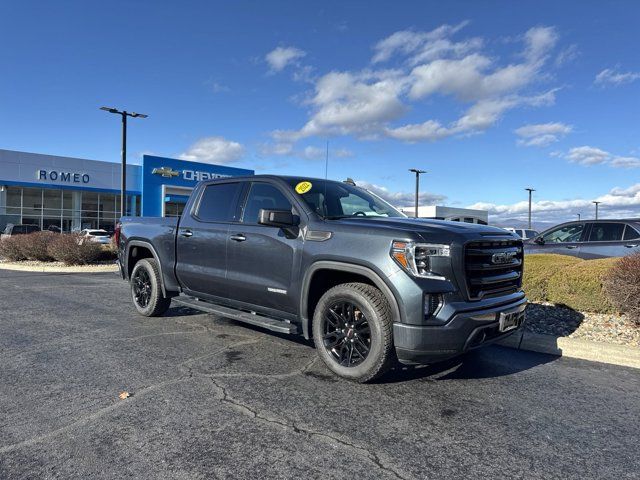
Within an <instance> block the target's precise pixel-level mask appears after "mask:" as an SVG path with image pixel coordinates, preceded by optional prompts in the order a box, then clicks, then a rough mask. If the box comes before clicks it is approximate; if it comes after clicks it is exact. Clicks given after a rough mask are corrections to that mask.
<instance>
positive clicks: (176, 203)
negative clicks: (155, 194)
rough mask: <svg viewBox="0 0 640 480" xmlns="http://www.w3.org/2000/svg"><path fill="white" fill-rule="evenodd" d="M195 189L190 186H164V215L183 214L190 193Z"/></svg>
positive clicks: (175, 215)
mask: <svg viewBox="0 0 640 480" xmlns="http://www.w3.org/2000/svg"><path fill="white" fill-rule="evenodd" d="M192 190H193V189H192V188H190V187H173V186H169V185H163V186H162V200H163V202H162V216H163V217H179V216H180V215H182V211H183V210H184V207H185V205H186V204H187V201H188V200H189V195H191V191H192Z"/></svg>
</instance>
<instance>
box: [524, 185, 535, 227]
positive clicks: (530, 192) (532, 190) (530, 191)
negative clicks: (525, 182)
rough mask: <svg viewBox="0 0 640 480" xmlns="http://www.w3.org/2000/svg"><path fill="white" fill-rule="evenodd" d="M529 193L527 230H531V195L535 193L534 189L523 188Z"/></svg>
mask: <svg viewBox="0 0 640 480" xmlns="http://www.w3.org/2000/svg"><path fill="white" fill-rule="evenodd" d="M525 190H526V191H527V192H529V230H531V194H532V193H533V192H535V191H536V190H535V188H525Z"/></svg>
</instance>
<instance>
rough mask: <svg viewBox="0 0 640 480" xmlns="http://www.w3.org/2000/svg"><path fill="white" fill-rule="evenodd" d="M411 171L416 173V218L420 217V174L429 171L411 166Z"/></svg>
mask: <svg viewBox="0 0 640 480" xmlns="http://www.w3.org/2000/svg"><path fill="white" fill-rule="evenodd" d="M409 171H410V172H413V173H415V174H416V218H418V197H419V196H420V174H421V173H427V171H426V170H418V169H417V168H410V169H409Z"/></svg>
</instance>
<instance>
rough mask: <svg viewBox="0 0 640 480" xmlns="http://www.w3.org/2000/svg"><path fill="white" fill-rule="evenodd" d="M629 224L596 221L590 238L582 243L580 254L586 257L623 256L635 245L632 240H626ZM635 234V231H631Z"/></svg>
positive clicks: (592, 225) (592, 226) (631, 233)
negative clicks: (628, 245)
mask: <svg viewBox="0 0 640 480" xmlns="http://www.w3.org/2000/svg"><path fill="white" fill-rule="evenodd" d="M626 228H627V225H626V224H624V223H622V222H594V223H592V224H591V232H590V233H589V238H588V240H587V241H586V242H585V243H584V244H583V245H582V248H581V252H580V256H581V257H582V258H585V259H591V258H606V257H623V256H625V255H628V254H629V253H630V252H629V250H631V249H633V248H634V247H627V246H626V245H627V244H630V245H633V242H632V241H625V240H624V238H625V229H626ZM629 234H630V235H631V236H633V232H629Z"/></svg>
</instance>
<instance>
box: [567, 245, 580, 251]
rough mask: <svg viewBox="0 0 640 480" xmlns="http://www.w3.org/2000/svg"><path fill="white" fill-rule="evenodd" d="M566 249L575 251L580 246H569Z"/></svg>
mask: <svg viewBox="0 0 640 480" xmlns="http://www.w3.org/2000/svg"><path fill="white" fill-rule="evenodd" d="M565 248H568V249H569V250H573V249H576V248H578V246H577V245H567V246H566V247H565Z"/></svg>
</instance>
